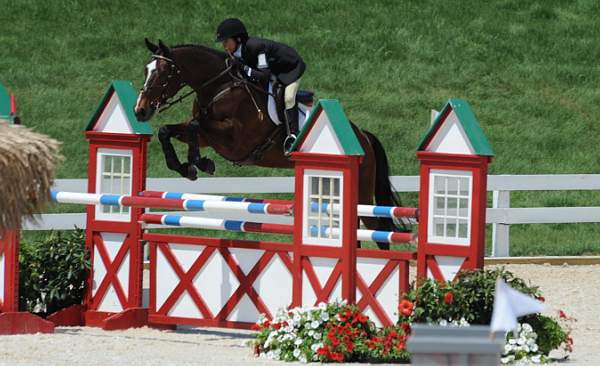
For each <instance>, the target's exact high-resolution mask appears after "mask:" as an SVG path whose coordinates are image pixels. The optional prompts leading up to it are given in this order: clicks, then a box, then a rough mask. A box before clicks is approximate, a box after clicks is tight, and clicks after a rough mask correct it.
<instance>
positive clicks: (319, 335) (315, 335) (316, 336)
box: [313, 333, 321, 339]
mask: <svg viewBox="0 0 600 366" xmlns="http://www.w3.org/2000/svg"><path fill="white" fill-rule="evenodd" d="M313 338H314V339H321V333H315V334H313Z"/></svg>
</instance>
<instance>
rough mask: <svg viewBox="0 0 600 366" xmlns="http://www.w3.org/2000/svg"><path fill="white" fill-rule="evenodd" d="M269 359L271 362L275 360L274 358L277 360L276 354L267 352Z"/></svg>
mask: <svg viewBox="0 0 600 366" xmlns="http://www.w3.org/2000/svg"><path fill="white" fill-rule="evenodd" d="M267 358H268V359H269V360H272V359H274V358H275V353H273V351H269V352H267Z"/></svg>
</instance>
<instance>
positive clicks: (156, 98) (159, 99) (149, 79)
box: [134, 39, 184, 122]
mask: <svg viewBox="0 0 600 366" xmlns="http://www.w3.org/2000/svg"><path fill="white" fill-rule="evenodd" d="M145 41H146V47H148V49H149V50H150V52H152V59H151V61H150V62H149V63H148V64H147V65H146V68H145V70H144V76H145V78H144V86H143V87H142V89H141V90H140V94H139V96H138V99H137V102H136V104H135V107H134V112H135V116H136V118H137V119H138V120H140V121H144V122H145V121H149V120H150V119H151V118H152V116H154V113H155V112H156V111H157V110H158V109H159V108H160V107H161V105H163V104H165V103H166V102H167V101H168V100H169V98H171V97H173V96H174V95H175V94H177V92H178V91H179V90H180V89H181V88H182V87H183V85H184V82H183V80H182V77H181V69H180V68H179V66H177V64H176V63H175V61H174V60H173V53H172V51H171V49H170V48H169V47H167V46H166V45H165V44H164V43H162V41H160V40H159V41H158V45H155V44H153V43H152V42H150V41H149V40H148V39H145Z"/></svg>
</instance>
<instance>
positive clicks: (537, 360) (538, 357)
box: [531, 355, 542, 363]
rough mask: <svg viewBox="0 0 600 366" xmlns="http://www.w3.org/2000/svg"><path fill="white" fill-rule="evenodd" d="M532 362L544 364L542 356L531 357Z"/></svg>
mask: <svg viewBox="0 0 600 366" xmlns="http://www.w3.org/2000/svg"><path fill="white" fill-rule="evenodd" d="M531 362H533V363H541V362H542V356H541V355H535V356H531Z"/></svg>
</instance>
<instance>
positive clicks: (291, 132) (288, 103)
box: [283, 79, 300, 153]
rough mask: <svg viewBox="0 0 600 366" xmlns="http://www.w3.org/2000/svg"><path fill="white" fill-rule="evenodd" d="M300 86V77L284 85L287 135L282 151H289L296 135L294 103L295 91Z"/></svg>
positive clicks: (296, 112)
mask: <svg viewBox="0 0 600 366" xmlns="http://www.w3.org/2000/svg"><path fill="white" fill-rule="evenodd" d="M299 86H300V79H298V80H296V81H294V82H293V83H291V84H290V85H288V86H286V87H285V92H284V101H285V124H286V129H287V137H286V139H285V142H284V144H283V145H284V146H283V148H284V151H285V152H286V153H288V152H289V150H290V148H291V147H292V145H293V143H294V141H296V137H297V136H298V130H299V126H298V105H297V104H296V93H297V92H298V87H299Z"/></svg>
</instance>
